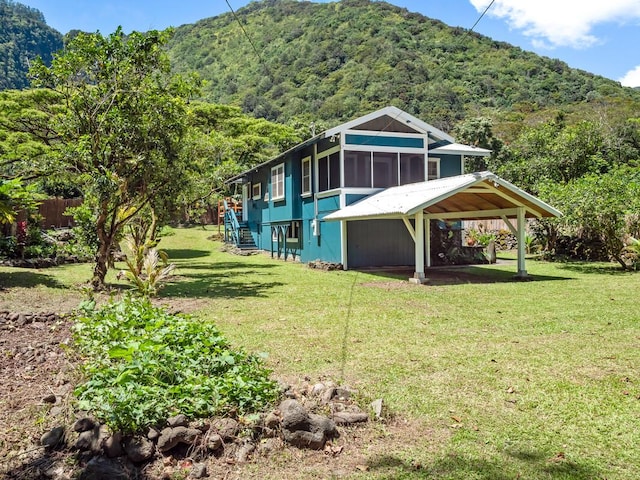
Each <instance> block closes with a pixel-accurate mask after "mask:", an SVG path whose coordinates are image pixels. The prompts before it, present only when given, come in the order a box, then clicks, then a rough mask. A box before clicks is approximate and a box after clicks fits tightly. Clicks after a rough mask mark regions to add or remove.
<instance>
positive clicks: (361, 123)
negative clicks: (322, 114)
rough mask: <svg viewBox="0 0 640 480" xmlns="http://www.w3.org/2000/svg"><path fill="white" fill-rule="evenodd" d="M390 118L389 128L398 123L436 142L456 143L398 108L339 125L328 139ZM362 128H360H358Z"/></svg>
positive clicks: (447, 135) (330, 130) (388, 108)
mask: <svg viewBox="0 0 640 480" xmlns="http://www.w3.org/2000/svg"><path fill="white" fill-rule="evenodd" d="M381 117H388V119H389V120H387V123H386V125H387V127H390V126H391V125H393V123H395V122H398V123H401V124H403V125H406V127H407V128H408V130H413V131H414V132H416V133H422V134H429V135H430V136H432V137H435V139H436V140H446V141H447V142H451V143H453V142H455V140H454V138H453V137H452V136H451V135H449V134H447V133H445V132H443V131H442V130H440V129H438V128H436V127H434V126H433V125H430V124H428V123H426V122H423V121H422V120H420V119H419V118H417V117H414V116H413V115H411V114H409V113H407V112H405V111H404V110H400V109H399V108H398V107H393V106H390V107H384V108H381V109H380V110H376V111H375V112H371V113H369V114H367V115H363V116H362V117H358V118H356V119H354V120H351V121H350V122H347V123H343V124H342V125H338V126H337V127H333V128H330V129H329V130H327V131H326V132H325V136H326V137H331V136H332V135H337V134H338V133H340V132H343V131H345V130H361V129H363V127H364V129H367V130H368V129H369V128H366V126H367V125H368V124H370V123H371V122H372V121H374V120H376V119H378V118H381ZM358 127H360V128H358ZM380 130H381V131H385V130H386V128H384V127H383V128H380ZM392 131H393V130H392Z"/></svg>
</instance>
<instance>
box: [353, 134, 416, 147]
mask: <svg viewBox="0 0 640 480" xmlns="http://www.w3.org/2000/svg"><path fill="white" fill-rule="evenodd" d="M345 142H346V143H347V145H370V146H376V147H399V148H424V139H423V138H415V137H388V136H382V135H359V134H347V135H345Z"/></svg>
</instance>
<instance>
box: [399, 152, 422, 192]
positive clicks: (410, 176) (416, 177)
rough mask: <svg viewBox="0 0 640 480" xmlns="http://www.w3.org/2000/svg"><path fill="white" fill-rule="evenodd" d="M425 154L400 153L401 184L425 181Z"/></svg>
mask: <svg viewBox="0 0 640 480" xmlns="http://www.w3.org/2000/svg"><path fill="white" fill-rule="evenodd" d="M424 181H425V177H424V155H422V154H420V155H416V154H414V153H401V154H400V185H406V184H407V183H416V182H424Z"/></svg>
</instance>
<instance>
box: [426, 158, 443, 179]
mask: <svg viewBox="0 0 640 480" xmlns="http://www.w3.org/2000/svg"><path fill="white" fill-rule="evenodd" d="M430 163H435V164H436V171H437V173H436V178H429V164H430ZM424 176H425V177H427V178H426V180H427V181H429V180H437V179H439V178H440V158H439V157H429V158H428V159H427V171H426V172H425V175H424Z"/></svg>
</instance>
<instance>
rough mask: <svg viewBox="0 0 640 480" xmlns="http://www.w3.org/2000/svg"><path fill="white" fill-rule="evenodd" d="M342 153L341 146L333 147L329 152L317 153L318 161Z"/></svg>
mask: <svg viewBox="0 0 640 480" xmlns="http://www.w3.org/2000/svg"><path fill="white" fill-rule="evenodd" d="M339 151H340V145H336V146H335V147H331V148H329V149H327V150H323V151H321V152H317V153H316V160H320V159H322V158H324V157H328V156H329V155H333V154H334V153H336V152H339Z"/></svg>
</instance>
